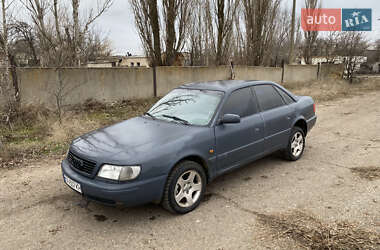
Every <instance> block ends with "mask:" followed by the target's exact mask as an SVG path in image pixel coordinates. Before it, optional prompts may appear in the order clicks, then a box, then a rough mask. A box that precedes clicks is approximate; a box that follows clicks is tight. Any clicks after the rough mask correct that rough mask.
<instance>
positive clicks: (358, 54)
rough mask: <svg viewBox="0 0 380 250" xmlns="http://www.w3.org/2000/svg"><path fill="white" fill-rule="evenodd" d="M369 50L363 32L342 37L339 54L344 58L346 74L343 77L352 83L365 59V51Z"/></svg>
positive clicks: (343, 34)
mask: <svg viewBox="0 0 380 250" xmlns="http://www.w3.org/2000/svg"><path fill="white" fill-rule="evenodd" d="M367 48H368V41H367V40H366V39H365V35H364V33H363V32H357V31H348V32H343V33H342V34H341V36H340V39H339V42H338V46H337V54H338V55H340V56H342V57H343V58H344V64H345V72H344V74H343V77H344V78H346V79H348V80H350V81H352V77H353V74H354V72H355V70H357V69H358V65H359V64H360V61H361V60H362V58H363V56H362V55H363V54H364V51H365V50H366V49H367Z"/></svg>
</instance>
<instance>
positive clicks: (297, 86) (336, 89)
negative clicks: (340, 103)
mask: <svg viewBox="0 0 380 250" xmlns="http://www.w3.org/2000/svg"><path fill="white" fill-rule="evenodd" d="M283 85H284V87H285V88H287V89H289V90H290V91H292V92H294V94H296V95H307V96H312V97H313V99H314V100H315V101H316V102H325V101H331V100H335V99H338V98H344V97H350V96H354V95H358V94H363V93H365V92H368V91H374V90H380V79H371V80H366V81H363V82H360V83H348V82H347V81H343V80H341V79H337V80H326V81H313V82H308V83H284V84H283Z"/></svg>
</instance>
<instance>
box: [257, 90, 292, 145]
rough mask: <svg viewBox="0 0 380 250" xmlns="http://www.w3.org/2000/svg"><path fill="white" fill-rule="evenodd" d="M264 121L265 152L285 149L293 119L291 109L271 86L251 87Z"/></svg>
mask: <svg viewBox="0 0 380 250" xmlns="http://www.w3.org/2000/svg"><path fill="white" fill-rule="evenodd" d="M253 89H254V92H255V95H256V98H257V102H258V104H259V107H260V110H261V115H262V117H263V119H264V127H265V128H264V130H265V151H266V152H273V151H276V150H278V149H281V148H284V147H286V145H287V143H288V139H289V134H290V127H291V121H292V120H293V119H294V116H295V111H294V108H293V107H290V106H289V105H287V104H286V103H285V101H284V99H283V98H282V97H281V95H280V94H279V93H278V91H277V90H276V89H275V87H274V86H273V85H271V84H267V85H257V86H254V87H253Z"/></svg>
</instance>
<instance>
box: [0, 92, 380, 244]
mask: <svg viewBox="0 0 380 250" xmlns="http://www.w3.org/2000/svg"><path fill="white" fill-rule="evenodd" d="M317 113H318V122H317V125H316V127H315V128H314V129H313V131H312V132H311V133H310V135H309V136H308V138H307V148H306V151H305V154H304V156H303V158H302V159H301V160H299V161H297V162H287V161H283V160H282V159H281V158H279V157H277V156H271V157H267V158H265V159H262V160H260V161H258V162H256V163H254V164H251V165H249V166H247V167H244V168H242V169H240V170H237V171H235V172H233V173H230V174H227V175H225V176H222V177H220V178H218V179H217V180H215V181H214V182H213V183H211V184H210V185H209V186H208V193H209V194H208V195H207V196H206V198H205V200H204V202H203V203H202V204H201V206H200V207H199V208H198V209H197V210H195V211H194V212H192V213H189V214H187V215H183V216H174V215H171V214H169V213H167V212H166V211H164V210H163V209H161V207H159V206H156V205H146V206H142V207H136V208H123V207H116V208H112V207H105V206H102V205H98V204H95V203H90V204H89V205H88V206H87V207H86V206H84V205H85V203H84V202H81V197H80V196H79V195H77V194H76V193H74V192H73V191H72V190H71V189H69V188H68V187H67V186H66V185H65V184H64V183H63V181H62V178H61V172H60V167H59V161H58V160H55V161H54V160H47V161H45V162H40V163H38V164H35V165H32V166H25V167H22V168H18V169H13V170H6V169H0V248H1V249H20V248H25V249H116V248H117V249H139V248H144V249H266V248H278V249H284V248H289V249H290V248H292V249H294V248H297V247H301V246H300V245H297V244H298V243H297V242H296V241H293V240H292V239H290V238H287V237H281V235H279V234H276V232H274V231H273V230H270V229H269V228H268V227H267V226H266V225H265V224H263V223H260V222H259V220H258V217H257V215H256V214H257V213H262V214H268V215H277V214H282V213H288V212H291V211H294V210H297V211H303V212H304V213H306V214H310V215H312V216H314V217H315V218H317V219H319V220H321V221H322V222H324V223H330V222H334V221H347V222H349V223H354V224H356V225H358V226H359V227H360V228H364V229H370V230H375V231H377V232H379V231H380V179H378V178H377V179H376V178H375V179H373V180H368V179H364V178H361V177H359V175H356V174H355V173H353V172H352V171H351V170H350V168H353V167H369V166H376V167H380V92H371V93H367V94H365V95H362V96H355V97H352V98H349V99H341V100H337V101H332V102H325V103H323V104H319V105H317Z"/></svg>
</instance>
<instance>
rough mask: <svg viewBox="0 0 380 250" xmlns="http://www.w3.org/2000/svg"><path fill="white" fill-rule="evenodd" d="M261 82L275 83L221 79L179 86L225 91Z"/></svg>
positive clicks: (260, 82) (264, 82)
mask: <svg viewBox="0 0 380 250" xmlns="http://www.w3.org/2000/svg"><path fill="white" fill-rule="evenodd" d="M259 84H274V85H277V84H275V83H274V82H270V81H258V80H221V81H209V82H207V81H206V82H192V83H186V84H183V85H181V86H180V87H179V88H186V89H202V90H217V91H223V92H232V91H234V90H236V89H240V88H244V87H250V86H254V85H259Z"/></svg>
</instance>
